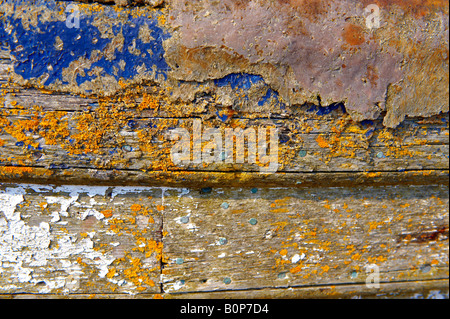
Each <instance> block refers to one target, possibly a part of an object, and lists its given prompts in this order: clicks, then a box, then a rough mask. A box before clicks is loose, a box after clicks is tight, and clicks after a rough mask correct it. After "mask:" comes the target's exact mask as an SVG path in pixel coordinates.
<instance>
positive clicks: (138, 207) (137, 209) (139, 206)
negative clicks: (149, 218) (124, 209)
mask: <svg viewBox="0 0 450 319" xmlns="http://www.w3.org/2000/svg"><path fill="white" fill-rule="evenodd" d="M130 209H131V210H132V211H133V212H138V211H140V210H141V209H142V206H141V205H139V204H133V205H131V207H130Z"/></svg>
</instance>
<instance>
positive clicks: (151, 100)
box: [137, 93, 159, 111]
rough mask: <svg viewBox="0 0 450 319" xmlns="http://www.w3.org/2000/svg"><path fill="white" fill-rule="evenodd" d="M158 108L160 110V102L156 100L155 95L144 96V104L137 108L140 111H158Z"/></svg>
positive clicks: (145, 94)
mask: <svg viewBox="0 0 450 319" xmlns="http://www.w3.org/2000/svg"><path fill="white" fill-rule="evenodd" d="M158 108H159V100H158V99H157V98H155V96H154V95H150V94H147V93H144V94H143V96H142V102H141V103H140V104H139V105H138V107H137V109H138V110H139V111H142V110H147V109H151V110H158Z"/></svg>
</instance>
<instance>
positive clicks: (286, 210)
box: [270, 208, 289, 213]
mask: <svg viewBox="0 0 450 319" xmlns="http://www.w3.org/2000/svg"><path fill="white" fill-rule="evenodd" d="M270 212H271V213H288V212H289V210H288V209H287V208H276V209H271V210H270Z"/></svg>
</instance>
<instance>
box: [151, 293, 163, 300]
mask: <svg viewBox="0 0 450 319" xmlns="http://www.w3.org/2000/svg"><path fill="white" fill-rule="evenodd" d="M153 299H164V297H163V296H162V295H161V294H155V295H154V296H153Z"/></svg>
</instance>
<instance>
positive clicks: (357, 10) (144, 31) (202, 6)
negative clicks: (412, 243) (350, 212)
mask: <svg viewBox="0 0 450 319" xmlns="http://www.w3.org/2000/svg"><path fill="white" fill-rule="evenodd" d="M117 2H121V3H125V2H126V3H128V1H122V0H120V1H119V0H118V1H117ZM140 2H141V3H142V2H143V1H140ZM157 2H158V3H161V4H162V3H163V1H157ZM73 5H76V6H73ZM369 5H370V6H369ZM69 6H70V7H69ZM375 11H377V12H375ZM0 12H1V13H2V20H0V24H1V26H2V27H1V28H0V41H1V43H2V47H4V48H5V49H6V50H5V51H9V52H10V54H11V56H12V57H13V58H14V68H13V69H12V72H11V77H12V79H13V81H14V82H15V83H18V84H21V85H27V86H28V85H31V86H34V87H44V88H45V89H51V90H54V91H61V92H71V93H78V94H92V95H95V94H97V95H102V96H103V95H113V94H115V93H117V92H119V91H121V90H122V89H123V87H124V86H126V85H131V86H133V85H137V84H141V83H143V82H152V83H158V85H161V86H162V87H164V88H167V89H168V88H172V93H173V96H174V97H178V98H179V99H180V100H183V101H189V102H192V101H194V100H195V99H196V98H197V97H198V96H201V95H205V94H206V95H208V94H211V95H214V96H216V97H217V99H216V100H217V101H218V102H220V103H221V104H223V105H225V106H226V107H230V108H232V109H233V110H235V111H249V112H263V113H265V114H266V115H269V114H283V113H285V112H287V111H289V110H292V109H293V108H294V109H295V106H296V105H301V104H304V103H315V104H321V103H322V104H323V105H327V106H329V105H332V104H334V103H337V102H344V101H345V104H346V108H347V110H348V112H349V114H350V116H351V117H352V118H353V119H354V120H358V121H360V120H365V119H369V120H371V119H375V118H377V117H378V115H379V114H380V112H381V111H386V112H387V113H386V117H385V118H384V120H383V122H384V124H385V125H386V126H388V127H395V126H397V125H398V124H400V123H401V122H402V121H403V120H404V119H405V117H407V116H431V115H436V114H439V113H441V112H448V56H447V54H446V53H447V52H448V3H447V2H446V1H443V0H439V1H432V2H420V3H414V4H411V3H410V2H409V1H398V0H395V1H390V0H389V1H383V2H380V1H378V2H376V3H370V2H368V1H366V0H362V1H356V2H355V1H352V0H340V1H316V2H314V4H310V3H307V2H286V1H285V2H273V1H264V0H251V1H247V2H245V3H240V2H238V3H236V2H235V1H234V0H226V1H221V2H216V1H210V0H201V1H197V3H196V4H195V5H193V4H192V3H190V2H189V1H185V0H184V1H168V2H167V5H166V6H161V5H160V6H157V7H156V8H155V7H154V6H132V7H127V8H121V7H118V6H108V5H103V4H97V3H95V4H80V3H77V2H72V1H65V2H57V1H50V2H45V3H39V5H36V4H35V3H34V2H33V1H30V0H27V1H21V2H20V3H15V2H14V1H2V2H0ZM78 13H79V15H78ZM371 13H373V15H372V14H371ZM250 17H251V18H250ZM305 21H307V23H305ZM374 21H377V23H375V24H374V23H373V22H374ZM237 34H239V36H236V35H237ZM2 56H3V54H2ZM431 87H432V88H433V90H430V88H431Z"/></svg>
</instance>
